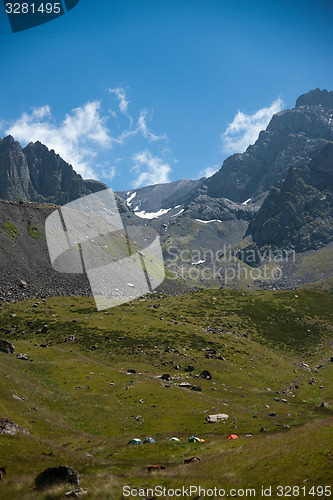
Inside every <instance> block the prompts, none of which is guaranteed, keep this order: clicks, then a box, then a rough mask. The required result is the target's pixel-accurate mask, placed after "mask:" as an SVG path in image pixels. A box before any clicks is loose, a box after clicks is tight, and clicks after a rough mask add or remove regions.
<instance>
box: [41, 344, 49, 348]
mask: <svg viewBox="0 0 333 500" xmlns="http://www.w3.org/2000/svg"><path fill="white" fill-rule="evenodd" d="M39 347H43V348H46V347H48V345H47V344H41V345H40V346H39Z"/></svg>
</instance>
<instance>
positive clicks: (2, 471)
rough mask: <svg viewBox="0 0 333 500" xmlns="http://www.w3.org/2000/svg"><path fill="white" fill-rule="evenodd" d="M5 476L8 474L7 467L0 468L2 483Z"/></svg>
mask: <svg viewBox="0 0 333 500" xmlns="http://www.w3.org/2000/svg"><path fill="white" fill-rule="evenodd" d="M4 474H7V467H0V481H1V480H2V479H3V476H4Z"/></svg>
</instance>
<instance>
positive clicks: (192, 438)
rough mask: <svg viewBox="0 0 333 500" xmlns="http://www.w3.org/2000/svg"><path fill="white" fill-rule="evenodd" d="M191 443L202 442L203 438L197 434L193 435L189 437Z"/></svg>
mask: <svg viewBox="0 0 333 500" xmlns="http://www.w3.org/2000/svg"><path fill="white" fill-rule="evenodd" d="M189 443H201V439H200V438H198V437H196V436H191V437H190V438H189Z"/></svg>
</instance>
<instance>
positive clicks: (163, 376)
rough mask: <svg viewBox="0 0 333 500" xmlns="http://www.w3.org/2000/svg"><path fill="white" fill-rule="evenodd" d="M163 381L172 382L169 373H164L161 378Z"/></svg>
mask: <svg viewBox="0 0 333 500" xmlns="http://www.w3.org/2000/svg"><path fill="white" fill-rule="evenodd" d="M161 380H165V381H166V382H168V381H169V380H171V375H170V374H169V373H164V374H163V375H162V376H161Z"/></svg>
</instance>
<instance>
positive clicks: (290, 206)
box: [247, 142, 333, 252]
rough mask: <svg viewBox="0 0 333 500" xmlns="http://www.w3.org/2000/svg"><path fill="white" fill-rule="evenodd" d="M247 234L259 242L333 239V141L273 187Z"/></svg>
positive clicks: (298, 244)
mask: <svg viewBox="0 0 333 500" xmlns="http://www.w3.org/2000/svg"><path fill="white" fill-rule="evenodd" d="M247 235H251V236H252V239H253V241H254V242H255V243H256V244H257V245H258V246H263V245H272V246H276V247H279V248H281V247H284V248H290V247H292V248H294V249H295V250H296V251H297V252H303V251H306V250H312V249H318V248H320V247H321V246H323V245H324V244H326V243H329V242H330V241H332V240H333V142H329V143H327V145H326V146H325V147H324V148H323V150H322V151H320V153H319V154H318V155H316V156H315V157H314V158H313V159H312V160H311V162H310V163H309V165H308V166H307V167H303V168H299V169H294V168H293V167H290V169H289V172H288V175H287V177H286V179H285V181H282V182H280V183H279V184H278V185H276V186H275V187H273V188H272V189H271V190H270V192H269V195H268V197H267V198H266V200H265V201H264V203H263V205H262V207H261V209H260V210H259V212H258V213H257V215H256V217H255V218H254V220H252V222H251V223H250V225H249V227H248V230H247Z"/></svg>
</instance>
